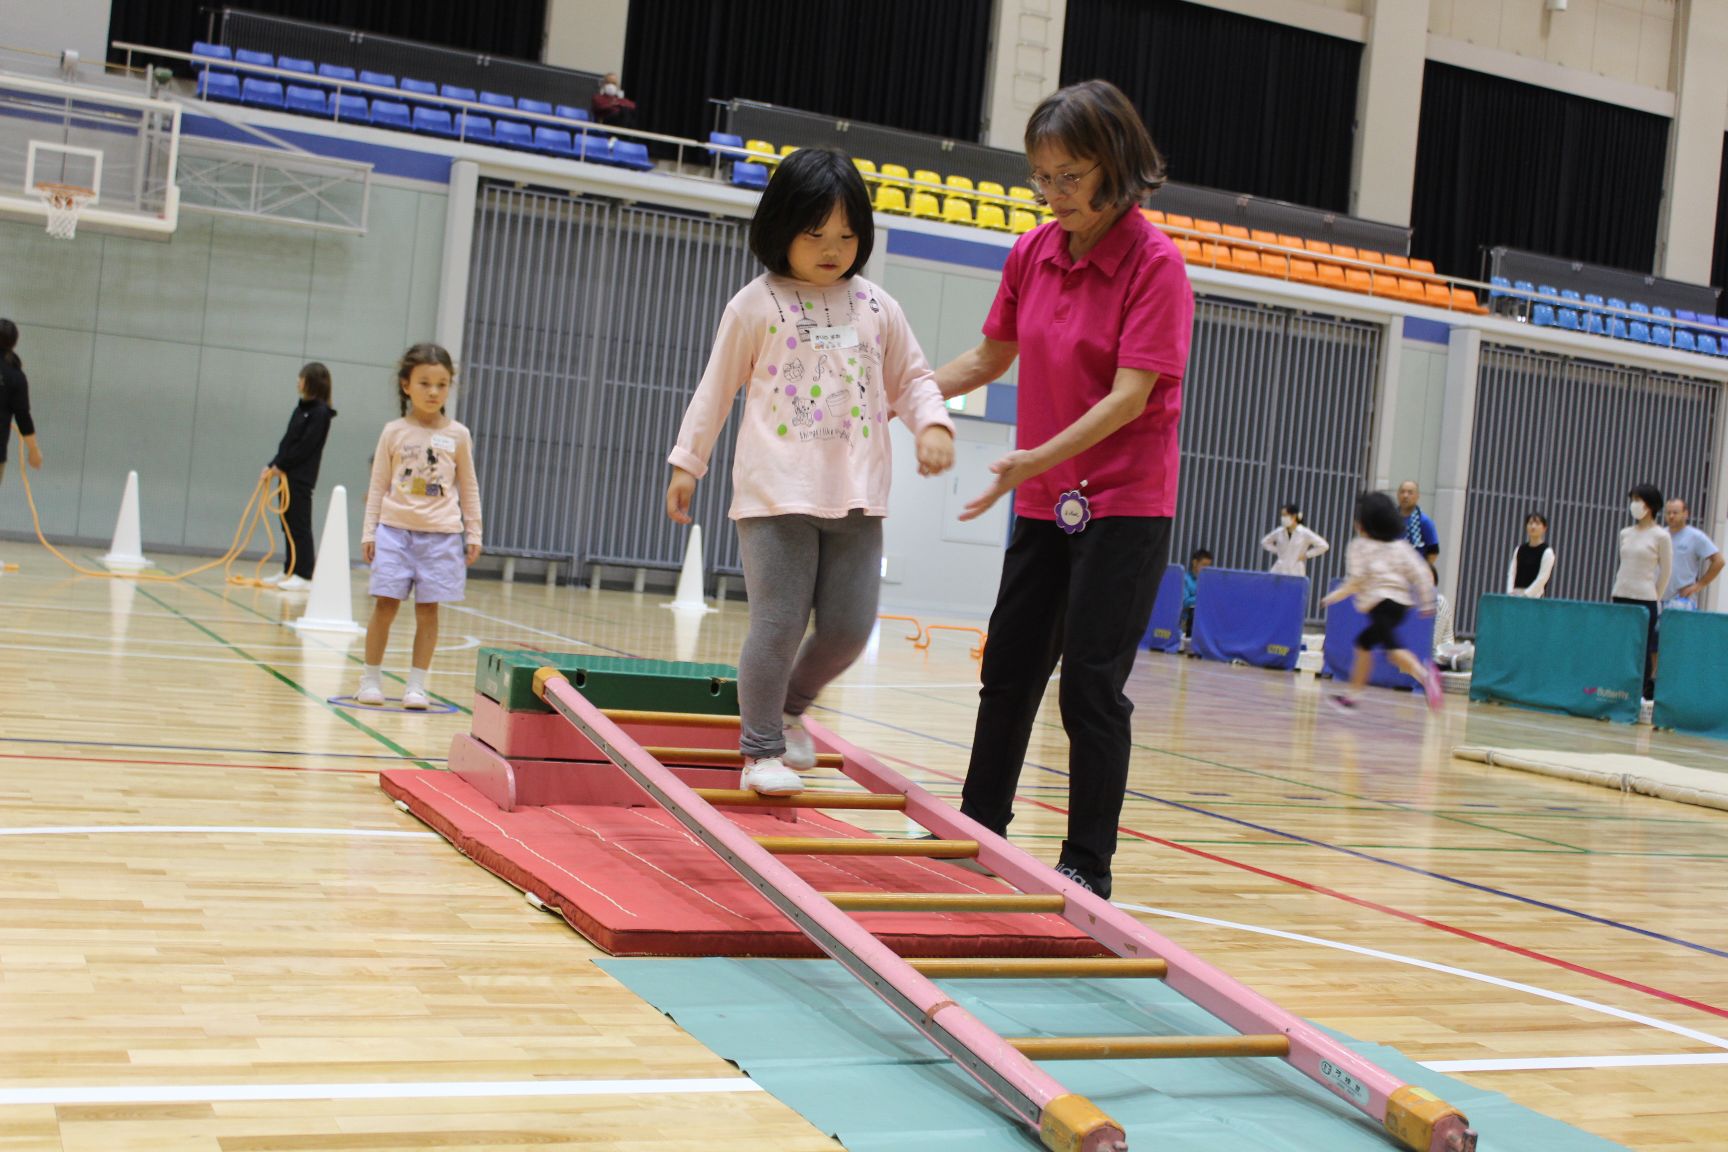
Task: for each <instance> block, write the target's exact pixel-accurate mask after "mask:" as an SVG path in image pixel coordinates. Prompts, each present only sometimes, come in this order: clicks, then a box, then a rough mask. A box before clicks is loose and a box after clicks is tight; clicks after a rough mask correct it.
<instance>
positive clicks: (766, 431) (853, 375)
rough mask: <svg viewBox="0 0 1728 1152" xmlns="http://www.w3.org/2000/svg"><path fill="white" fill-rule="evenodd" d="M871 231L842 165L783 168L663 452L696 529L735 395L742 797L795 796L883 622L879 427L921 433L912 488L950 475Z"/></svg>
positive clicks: (943, 441) (936, 399) (930, 386)
mask: <svg viewBox="0 0 1728 1152" xmlns="http://www.w3.org/2000/svg"><path fill="white" fill-rule="evenodd" d="M872 225H873V221H872V217H871V208H870V193H869V191H868V190H867V189H866V188H865V186H864V180H863V178H862V177H860V176H859V175H858V170H857V168H855V167H854V166H853V164H852V161H851V160H850V159H849V158H848V157H847V156H846V155H845V154H844V153H842V152H839V151H836V150H833V149H827V148H801V149H799V150H798V151H797V152H794V153H793V154H792V155H790V156H788V157H787V158H786V159H785V160H783V161H782V162H781V163H780V165H779V167H778V168H777V169H776V171H775V173H774V176H773V179H771V180H770V181H769V182H768V188H767V190H766V191H765V192H763V194H762V201H761V203H760V204H758V205H757V208H756V215H755V217H754V218H753V219H752V220H751V222H750V250H751V251H752V252H754V253H755V254H756V258H757V259H758V260H760V261H762V263H763V264H764V265H765V266H766V267H767V269H768V271H767V272H766V273H764V274H763V275H761V276H758V277H757V278H756V279H754V280H752V281H751V282H750V283H749V284H746V285H745V286H744V287H743V288H742V289H741V290H740V291H739V292H738V294H737V295H736V296H734V297H733V298H732V299H731V301H730V302H729V303H728V304H727V305H726V311H725V313H724V315H722V317H721V319H720V329H719V332H718V333H717V334H716V335H715V337H714V351H713V352H712V354H711V355H710V356H709V359H708V368H707V371H705V372H704V373H703V375H702V381H701V383H700V384H698V385H697V387H696V394H695V395H694V396H693V397H692V398H691V400H690V407H689V408H688V409H687V410H686V411H685V413H684V423H683V426H682V427H681V428H679V430H678V442H677V444H676V445H675V446H674V447H673V449H672V452H671V454H670V455H669V456H668V457H667V459H668V462H669V463H670V464H671V465H672V480H671V483H670V484H668V485H667V488H666V513H667V515H669V516H670V517H672V519H673V520H676V521H677V522H678V523H680V524H688V523H690V501H691V498H692V496H693V495H694V494H695V491H696V482H697V481H698V480H700V479H701V478H702V477H703V476H704V475H705V474H706V473H707V471H708V457H709V454H710V453H711V452H712V451H713V449H714V442H715V440H716V439H717V438H718V437H719V435H720V429H721V427H722V425H724V424H725V422H726V416H727V414H728V413H729V412H730V411H731V410H732V403H733V400H734V399H735V398H736V396H737V395H738V392H739V390H740V389H744V390H745V398H744V413H743V417H742V425H741V426H740V428H739V431H738V447H737V450H736V454H735V456H734V459H733V465H732V489H733V493H732V511H731V516H732V519H733V520H735V521H737V523H738V541H739V544H740V545H741V549H742V552H743V558H744V583H745V587H746V589H747V590H748V592H749V596H750V632H749V635H748V636H747V637H746V638H745V641H744V651H743V653H742V654H741V655H740V656H739V659H738V711H739V719H740V722H741V723H740V733H739V751H740V752H742V753H743V755H744V778H743V784H744V787H745V788H749V789H753V790H754V791H756V792H759V793H761V794H763V795H765V796H784V795H791V794H793V793H796V792H799V791H801V790H802V789H803V781H802V780H800V779H799V776H798V773H797V771H796V769H800V768H811V767H814V766H815V763H816V756H815V749H814V748H813V746H812V744H811V740H810V737H809V735H808V734H807V733H806V732H805V731H804V725H803V721H802V719H801V717H802V716H803V714H804V711H805V709H807V708H808V707H809V706H810V704H811V702H812V701H814V700H815V699H816V695H817V693H819V692H820V691H821V690H822V689H823V688H824V687H825V686H826V685H827V684H828V683H829V681H831V680H833V679H834V678H835V677H836V676H838V675H840V673H842V672H844V671H845V670H846V669H847V668H848V667H849V666H850V665H851V664H852V661H854V660H856V659H857V658H858V654H859V653H860V652H862V651H863V650H864V645H865V643H866V642H867V641H868V640H869V638H870V632H871V629H872V628H874V627H875V624H876V603H877V598H878V595H879V594H880V591H881V577H880V573H881V567H882V517H884V516H886V515H887V514H888V484H889V478H890V476H891V475H892V465H891V462H890V459H889V435H888V433H889V429H888V420H889V418H890V417H891V416H898V417H899V418H900V419H901V420H903V421H905V423H906V425H907V427H909V428H911V429H912V432H913V434H914V435H915V436H916V437H917V452H918V471H919V472H920V473H921V474H922V475H925V476H934V475H936V474H937V473H940V472H944V471H946V470H947V469H948V467H949V466H950V465H952V464H953V462H954V425H953V424H952V423H951V422H950V421H949V419H948V414H947V410H946V408H945V407H944V405H943V402H942V396H941V393H940V392H939V391H938V390H937V387H936V381H935V377H934V375H933V374H932V373H931V371H930V366H929V365H928V364H927V363H926V362H925V360H924V353H923V352H922V351H921V350H920V349H919V347H918V341H917V339H916V338H915V337H914V336H913V335H912V329H911V326H910V325H908V324H907V323H906V317H905V314H904V313H902V312H901V311H900V305H898V304H896V303H895V302H894V300H893V298H892V297H890V296H889V295H888V294H887V293H886V292H884V291H882V289H880V288H878V287H876V285H874V284H872V283H870V282H869V281H868V280H865V279H864V278H863V277H862V276H860V275H858V270H859V269H860V268H862V267H864V265H865V263H866V262H867V261H868V260H869V259H870V251H871V246H872V241H873V238H874V234H873V227H872ZM812 611H814V613H815V617H816V626H815V629H814V631H812V632H811V633H810V636H809V637H808V638H806V637H805V635H804V632H805V629H806V628H807V627H808V626H809V623H810V617H811V613H812Z"/></svg>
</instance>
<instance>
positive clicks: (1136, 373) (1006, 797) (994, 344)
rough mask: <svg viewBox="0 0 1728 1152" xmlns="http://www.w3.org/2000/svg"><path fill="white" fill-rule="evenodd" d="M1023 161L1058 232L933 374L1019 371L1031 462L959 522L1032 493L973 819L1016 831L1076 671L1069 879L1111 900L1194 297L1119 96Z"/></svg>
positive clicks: (997, 649) (1020, 423)
mask: <svg viewBox="0 0 1728 1152" xmlns="http://www.w3.org/2000/svg"><path fill="white" fill-rule="evenodd" d="M1026 158H1027V162H1028V163H1029V164H1030V165H1031V168H1032V172H1031V176H1030V182H1031V184H1032V187H1033V188H1034V189H1035V190H1036V191H1037V193H1038V195H1039V199H1040V200H1041V201H1042V202H1043V203H1045V204H1047V205H1048V206H1049V208H1050V210H1051V213H1052V215H1053V217H1054V218H1053V219H1052V220H1050V221H1049V222H1047V223H1045V224H1043V225H1042V226H1040V227H1038V228H1036V229H1034V230H1033V231H1031V232H1028V233H1026V234H1025V235H1023V236H1021V237H1020V239H1019V240H1018V241H1017V242H1016V243H1015V245H1014V248H1013V251H1011V252H1010V253H1009V255H1008V260H1007V263H1006V265H1005V266H1004V267H1003V269H1002V282H1001V285H1000V287H999V288H998V289H997V293H996V301H995V303H994V305H992V307H991V309H990V315H989V317H988V318H987V319H986V320H985V322H984V340H983V342H982V343H980V344H979V345H978V346H977V347H976V348H974V349H972V350H971V351H970V352H966V353H963V354H962V355H960V356H959V357H956V358H955V359H954V360H953V361H951V362H950V363H948V364H946V365H944V366H943V367H942V368H941V369H939V370H938V371H937V373H936V379H937V382H938V383H939V384H940V385H941V388H942V394H943V395H944V396H945V397H947V396H958V395H961V394H963V393H966V392H970V391H971V390H973V389H974V388H977V387H979V386H980V385H983V384H988V383H989V382H991V381H992V380H997V379H1000V378H1001V376H1002V374H1003V373H1004V372H1006V371H1007V369H1008V367H1009V365H1010V364H1012V363H1013V362H1014V360H1015V358H1016V357H1018V358H1019V360H1020V376H1019V388H1018V400H1017V402H1018V416H1017V418H1016V425H1017V429H1016V446H1015V450H1014V451H1012V452H1010V453H1008V454H1007V455H1006V456H1004V457H1002V459H1000V460H998V461H997V462H996V463H995V464H993V465H992V466H991V469H992V471H993V472H994V473H995V475H996V478H995V481H994V482H993V483H992V484H991V485H990V487H989V488H988V489H986V490H985V491H984V492H983V493H982V494H981V495H979V496H978V497H977V498H976V499H974V500H973V501H972V502H971V503H970V504H968V505H967V506H966V508H965V510H964V511H963V513H962V514H961V519H972V518H974V517H977V516H980V515H982V514H983V513H984V512H985V510H987V509H988V508H989V507H990V506H991V505H993V504H994V503H996V501H997V500H999V499H1001V498H1002V497H1003V496H1005V495H1007V494H1008V493H1009V492H1014V493H1015V506H1014V528H1013V533H1012V536H1011V538H1010V540H1009V543H1008V551H1007V555H1006V556H1005V557H1004V559H1003V567H1002V582H1001V586H1000V588H999V589H998V591H997V594H996V607H995V610H994V611H993V612H992V613H991V616H990V643H989V645H988V646H987V647H986V648H985V652H984V667H983V681H984V684H983V688H982V690H981V691H980V693H979V706H978V721H977V729H976V733H975V735H974V737H973V744H972V762H971V766H970V768H969V769H968V771H967V774H966V787H965V791H964V798H963V802H962V805H961V807H962V810H963V811H965V813H966V814H967V815H968V816H971V817H972V818H973V819H975V820H977V821H978V822H979V823H981V824H983V825H984V826H985V827H987V828H990V829H991V830H992V831H995V832H997V833H1003V832H1005V831H1006V830H1007V827H1008V822H1009V821H1010V820H1011V819H1012V818H1013V801H1014V790H1015V786H1016V783H1017V782H1018V780H1019V776H1020V768H1021V764H1022V762H1023V760H1024V759H1025V756H1026V745H1027V742H1028V740H1029V739H1030V737H1031V732H1032V724H1033V721H1034V719H1035V717H1036V715H1037V712H1038V708H1039V704H1040V702H1041V701H1042V699H1043V696H1044V689H1045V687H1046V686H1047V685H1048V683H1049V681H1050V674H1051V672H1052V671H1054V669H1055V667H1056V662H1057V660H1058V659H1060V660H1061V662H1062V680H1061V686H1060V689H1059V694H1060V700H1061V707H1062V724H1063V727H1064V728H1065V729H1066V730H1067V732H1068V739H1069V769H1070V775H1071V783H1070V785H1069V817H1068V837H1067V839H1066V840H1064V841H1063V844H1062V853H1061V859H1060V861H1059V863H1058V865H1057V867H1058V870H1059V871H1061V872H1062V873H1063V875H1065V876H1067V877H1068V878H1069V879H1070V880H1073V881H1074V882H1076V883H1078V884H1080V885H1082V886H1084V887H1086V888H1088V889H1090V890H1091V891H1093V892H1095V893H1097V894H1098V895H1099V896H1104V897H1108V896H1109V894H1110V858H1111V856H1112V855H1113V854H1114V853H1115V851H1116V825H1117V821H1118V818H1119V817H1120V815H1121V811H1122V799H1123V795H1124V793H1125V791H1126V788H1127V782H1128V753H1129V747H1130V731H1129V717H1130V715H1131V713H1132V712H1133V705H1132V704H1131V703H1130V702H1129V700H1128V697H1127V696H1126V695H1124V694H1123V687H1124V685H1125V684H1126V683H1127V680H1128V673H1129V671H1130V670H1131V669H1132V667H1133V665H1134V653H1135V651H1136V649H1137V646H1138V643H1139V640H1140V637H1141V636H1142V635H1143V634H1144V633H1145V631H1146V623H1147V620H1148V618H1149V617H1150V616H1151V613H1152V598H1153V595H1154V594H1155V593H1156V591H1157V588H1158V580H1159V577H1160V576H1161V575H1162V573H1163V571H1164V567H1165V563H1166V560H1167V557H1168V555H1169V551H1170V520H1171V516H1172V515H1173V514H1174V513H1175V510H1176V470H1177V455H1176V425H1177V420H1178V417H1179V415H1180V413H1181V409H1182V374H1183V371H1184V370H1185V368H1186V367H1187V363H1188V340H1189V330H1190V328H1191V327H1192V324H1193V320H1194V294H1193V291H1192V290H1191V289H1190V288H1189V286H1188V275H1187V272H1186V270H1185V269H1184V267H1183V264H1182V257H1181V255H1180V253H1178V251H1177V250H1176V246H1175V245H1174V244H1173V243H1171V242H1170V240H1169V239H1168V238H1167V237H1165V236H1164V234H1163V233H1162V232H1159V231H1158V230H1157V229H1156V228H1154V227H1153V226H1152V225H1151V224H1150V223H1149V222H1148V221H1147V219H1146V217H1145V215H1144V214H1142V213H1141V212H1140V210H1139V205H1140V202H1141V201H1142V200H1144V199H1145V198H1146V197H1147V196H1149V195H1150V194H1151V193H1153V192H1155V191H1157V189H1158V188H1159V187H1160V186H1162V185H1163V183H1164V161H1163V157H1161V156H1160V155H1159V153H1158V149H1157V148H1156V147H1155V146H1154V145H1153V143H1152V139H1151V137H1150V136H1149V135H1148V134H1147V131H1146V126H1145V125H1144V124H1143V123H1141V121H1140V117H1139V114H1138V113H1136V112H1135V111H1134V106H1133V105H1132V104H1130V103H1129V102H1128V98H1127V97H1126V96H1124V95H1123V94H1122V93H1121V92H1120V91H1118V90H1117V89H1116V88H1115V87H1114V86H1113V85H1111V84H1108V83H1106V82H1105V81H1102V80H1090V81H1086V82H1085V83H1081V84H1075V85H1071V86H1069V87H1067V88H1063V89H1061V90H1060V91H1058V92H1055V93H1054V94H1052V95H1050V96H1049V97H1047V98H1046V99H1045V100H1044V102H1043V103H1041V104H1040V105H1039V106H1038V108H1037V109H1036V110H1035V111H1034V112H1033V113H1032V118H1031V119H1030V120H1029V121H1028V122H1027V125H1026Z"/></svg>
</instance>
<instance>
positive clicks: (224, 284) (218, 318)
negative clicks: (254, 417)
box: [204, 219, 315, 355]
mask: <svg viewBox="0 0 1728 1152" xmlns="http://www.w3.org/2000/svg"><path fill="white" fill-rule="evenodd" d="M314 236H315V233H311V232H302V231H298V230H296V229H290V228H279V227H278V228H267V227H259V226H258V225H256V224H252V223H249V222H246V221H240V220H225V219H218V220H217V221H216V223H215V228H214V231H213V232H212V234H211V237H210V279H209V282H208V289H207V296H206V299H205V303H204V343H205V344H206V345H209V346H212V347H217V348H244V349H247V350H250V351H256V352H281V353H284V354H287V355H297V354H298V353H299V352H300V351H301V349H302V348H304V347H305V344H306V335H307V316H308V309H309V306H310V303H311V299H310V298H311V295H312V246H313V238H314Z"/></svg>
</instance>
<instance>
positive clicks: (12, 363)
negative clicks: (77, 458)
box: [0, 320, 42, 479]
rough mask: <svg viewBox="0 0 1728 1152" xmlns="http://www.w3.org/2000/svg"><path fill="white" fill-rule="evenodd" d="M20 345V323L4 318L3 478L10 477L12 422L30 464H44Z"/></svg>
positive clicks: (0, 369) (0, 331)
mask: <svg viewBox="0 0 1728 1152" xmlns="http://www.w3.org/2000/svg"><path fill="white" fill-rule="evenodd" d="M17 345H18V325H16V324H14V323H12V321H10V320H0V479H4V478H5V476H6V443H7V441H9V440H11V439H12V422H13V421H14V420H16V421H17V422H18V438H19V439H20V440H22V441H23V442H24V453H25V459H26V461H27V462H28V463H29V465H30V467H32V468H35V469H37V470H40V469H41V467H42V449H40V448H38V447H37V446H36V424H35V422H34V421H32V420H31V419H30V381H29V380H27V379H25V376H24V362H23V361H22V360H20V359H18V353H17V352H16V351H14V349H15V348H16V347H17Z"/></svg>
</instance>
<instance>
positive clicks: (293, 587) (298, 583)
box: [276, 576, 312, 592]
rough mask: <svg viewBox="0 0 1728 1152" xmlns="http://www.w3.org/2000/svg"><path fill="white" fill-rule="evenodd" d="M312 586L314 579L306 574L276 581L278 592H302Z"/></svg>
mask: <svg viewBox="0 0 1728 1152" xmlns="http://www.w3.org/2000/svg"><path fill="white" fill-rule="evenodd" d="M310 587H312V581H310V580H308V579H306V577H304V576H289V577H286V578H284V579H281V580H278V581H276V590H277V591H278V592H302V591H305V590H306V589H307V588H310Z"/></svg>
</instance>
